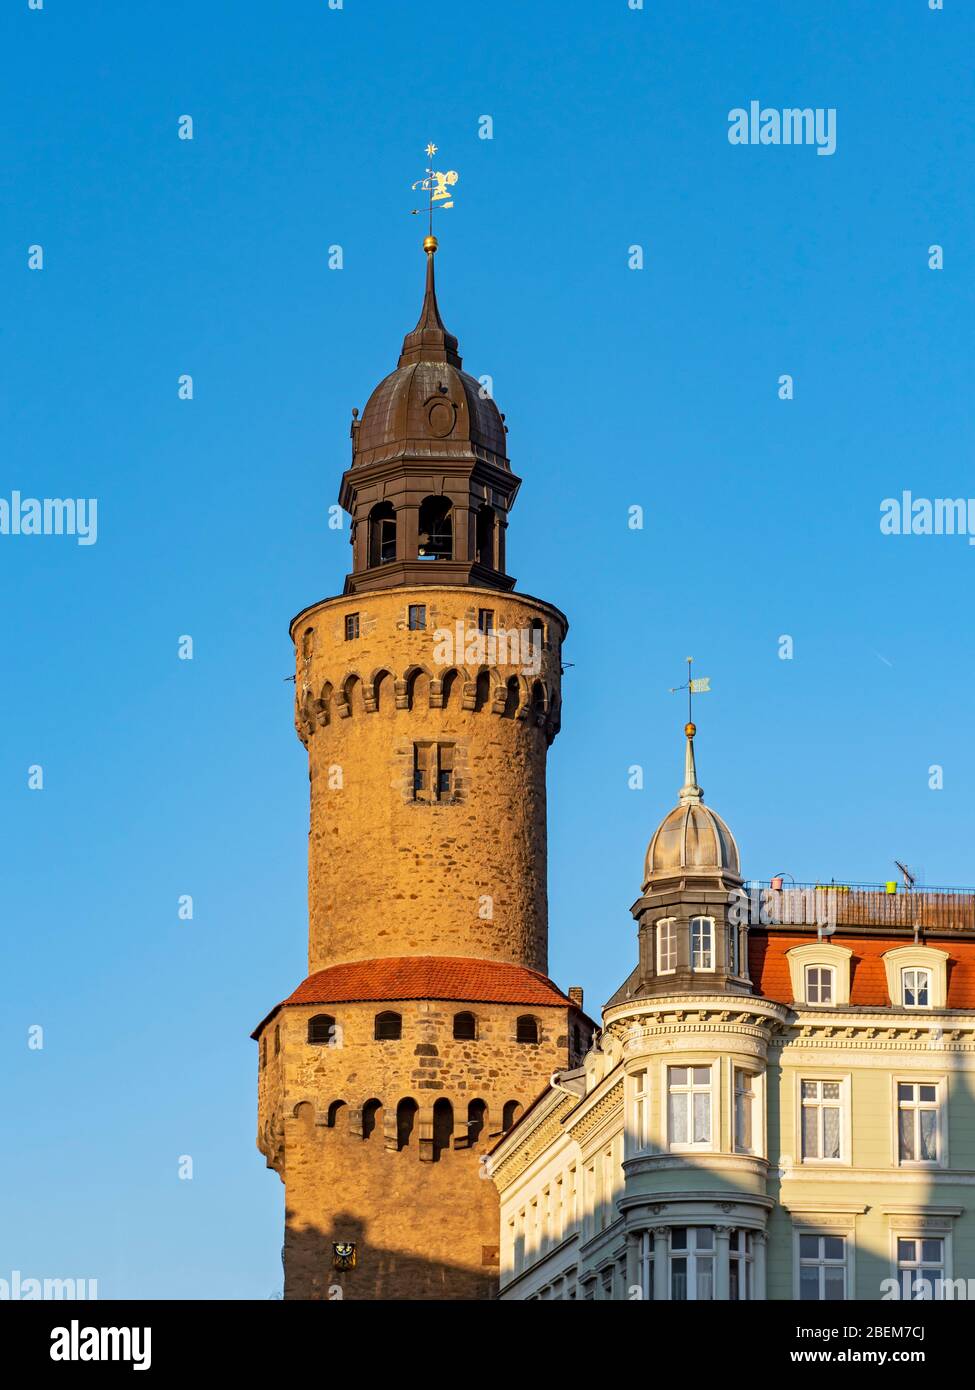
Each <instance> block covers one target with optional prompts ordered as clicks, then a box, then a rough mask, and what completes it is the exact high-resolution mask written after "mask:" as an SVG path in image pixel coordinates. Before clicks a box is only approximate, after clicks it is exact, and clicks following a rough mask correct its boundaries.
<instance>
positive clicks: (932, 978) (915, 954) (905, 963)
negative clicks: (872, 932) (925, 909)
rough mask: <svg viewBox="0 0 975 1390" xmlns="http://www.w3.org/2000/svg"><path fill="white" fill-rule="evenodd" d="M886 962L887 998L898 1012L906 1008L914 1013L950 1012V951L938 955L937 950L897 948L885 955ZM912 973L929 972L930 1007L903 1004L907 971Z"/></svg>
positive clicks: (921, 947) (919, 947) (915, 947)
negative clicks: (912, 971)
mask: <svg viewBox="0 0 975 1390" xmlns="http://www.w3.org/2000/svg"><path fill="white" fill-rule="evenodd" d="M883 960H884V969H885V970H886V972H887V994H888V996H889V998H890V1002H891V1003H892V1004H893V1005H894V1007H895V1008H901V1009H905V1008H907V1009H910V1010H911V1012H912V1013H914V1012H915V1011H918V1012H921V1011H925V1010H928V1009H945V1008H947V1006H948V952H947V951H938V950H936V949H935V947H934V946H898V947H897V948H896V949H895V950H893V951H885V952H884V956H883ZM910 969H918V970H927V971H929V975H928V1002H927V1004H905V1002H904V971H905V970H910Z"/></svg>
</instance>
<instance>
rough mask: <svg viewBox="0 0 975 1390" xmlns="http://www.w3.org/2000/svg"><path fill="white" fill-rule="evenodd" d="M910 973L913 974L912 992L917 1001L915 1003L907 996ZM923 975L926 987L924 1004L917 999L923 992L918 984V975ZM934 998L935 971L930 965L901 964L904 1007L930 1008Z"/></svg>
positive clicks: (924, 986) (924, 987) (902, 1001)
mask: <svg viewBox="0 0 975 1390" xmlns="http://www.w3.org/2000/svg"><path fill="white" fill-rule="evenodd" d="M908 975H911V976H913V984H912V986H911V991H910V992H911V993H913V995H914V998H915V1002H914V1003H913V1004H912V1003H911V1002H910V1001H909V999H908V997H907V995H908V983H907V977H908ZM922 975H923V976H924V985H923V989H924V995H925V1000H924V1003H923V1004H922V1003H920V1002H918V1000H917V996H918V995H919V994H920V993H921V989H920V988H919V984H918V977H919V976H922ZM933 998H934V972H933V971H932V970H931V968H930V966H927V965H902V966H901V1003H902V1004H903V1006H904V1008H905V1009H930V1008H931V1007H932V1004H931V1001H932V999H933Z"/></svg>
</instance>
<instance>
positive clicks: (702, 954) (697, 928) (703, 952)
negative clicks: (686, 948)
mask: <svg viewBox="0 0 975 1390" xmlns="http://www.w3.org/2000/svg"><path fill="white" fill-rule="evenodd" d="M691 969H692V970H713V969H714V918H713V917H692V918H691Z"/></svg>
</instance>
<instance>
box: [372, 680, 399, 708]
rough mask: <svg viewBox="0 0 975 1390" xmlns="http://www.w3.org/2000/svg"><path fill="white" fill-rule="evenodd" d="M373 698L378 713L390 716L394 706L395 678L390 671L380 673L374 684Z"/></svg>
mask: <svg viewBox="0 0 975 1390" xmlns="http://www.w3.org/2000/svg"><path fill="white" fill-rule="evenodd" d="M372 698H373V701H374V703H375V706H376V709H377V711H381V712H382V713H383V714H390V713H391V712H392V710H393V706H394V697H393V677H392V676H391V675H390V673H389V672H388V671H379V672H377V674H376V678H375V680H374V681H373V683H372Z"/></svg>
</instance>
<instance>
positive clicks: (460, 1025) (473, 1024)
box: [454, 1013, 477, 1042]
mask: <svg viewBox="0 0 975 1390" xmlns="http://www.w3.org/2000/svg"><path fill="white" fill-rule="evenodd" d="M454 1037H455V1038H457V1039H458V1040H460V1041H462V1042H471V1041H473V1039H474V1038H476V1037H477V1019H476V1018H475V1017H474V1015H473V1014H467V1013H464V1014H454Z"/></svg>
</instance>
